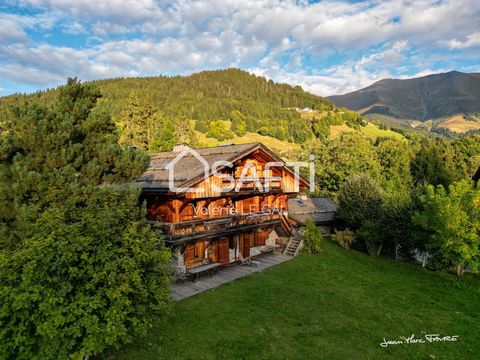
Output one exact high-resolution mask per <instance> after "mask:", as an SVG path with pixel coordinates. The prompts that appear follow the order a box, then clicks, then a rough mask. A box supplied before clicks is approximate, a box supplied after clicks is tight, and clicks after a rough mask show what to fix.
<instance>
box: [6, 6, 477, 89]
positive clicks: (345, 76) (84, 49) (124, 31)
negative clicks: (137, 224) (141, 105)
mask: <svg viewBox="0 0 480 360" xmlns="http://www.w3.org/2000/svg"><path fill="white" fill-rule="evenodd" d="M479 59H480V1H478V0H456V1H438V0H435V1H429V0H417V1H404V0H392V1H318V2H308V1H264V0H256V1H250V0H222V1H185V0H180V1H163V0H161V1H155V0H20V1H11V0H6V1H1V2H0V96H2V95H8V94H10V93H13V92H31V91H35V90H38V89H44V88H47V87H53V86H57V85H59V84H61V83H63V82H65V80H66V78H67V77H70V76H77V77H78V78H80V79H81V80H93V79H103V78H111V77H119V76H147V75H149V76H151V75H177V74H190V73H192V72H195V71H200V70H208V69H220V68H226V67H238V68H241V69H244V70H247V71H250V72H252V73H255V74H258V75H263V76H266V77H267V78H270V79H273V80H274V81H278V82H288V83H290V84H294V85H301V86H302V87H303V88H304V89H306V90H308V91H310V92H313V93H315V94H318V95H322V96H327V95H333V94H340V93H345V92H349V91H353V90H356V89H359V88H362V87H364V86H367V85H369V84H371V83H373V82H375V81H377V80H380V79H383V78H386V77H395V78H406V77H413V76H422V75H426V74H431V73H437V72H445V71H449V70H458V71H464V72H480V60H479Z"/></svg>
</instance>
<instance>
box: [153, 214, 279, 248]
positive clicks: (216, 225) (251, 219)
mask: <svg viewBox="0 0 480 360" xmlns="http://www.w3.org/2000/svg"><path fill="white" fill-rule="evenodd" d="M281 217H282V215H281V214H279V213H278V212H257V213H249V214H241V215H230V216H221V217H214V218H208V219H195V220H188V221H182V222H178V223H169V222H159V221H150V223H152V224H153V225H154V226H155V227H157V228H160V229H161V230H162V232H163V233H164V234H165V238H166V241H167V242H175V241H178V240H181V239H192V238H197V237H201V236H205V235H208V234H211V233H218V234H224V233H225V234H226V233H229V232H234V231H236V230H241V229H247V228H250V227H251V228H255V227H257V226H261V225H268V224H275V223H279V224H280V223H281Z"/></svg>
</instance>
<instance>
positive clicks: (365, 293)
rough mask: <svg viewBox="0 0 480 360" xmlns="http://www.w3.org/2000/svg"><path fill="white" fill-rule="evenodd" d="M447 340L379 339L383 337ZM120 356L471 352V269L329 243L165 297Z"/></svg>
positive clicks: (474, 306)
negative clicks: (430, 265) (421, 263)
mask: <svg viewBox="0 0 480 360" xmlns="http://www.w3.org/2000/svg"><path fill="white" fill-rule="evenodd" d="M425 333H427V334H441V335H458V336H459V340H458V341H457V342H448V343H445V342H444V343H426V344H404V345H394V346H389V347H388V348H382V347H380V345H379V344H380V342H382V341H383V338H384V337H385V338H386V339H387V340H398V339H400V338H401V337H402V336H410V335H411V334H415V336H416V337H417V338H420V337H421V338H423V337H424V334H425ZM112 357H113V358H123V359H162V358H165V359H233V358H235V359H478V358H479V357H480V278H479V277H478V276H477V275H471V274H468V275H466V276H465V277H464V278H461V279H457V278H456V277H455V276H453V275H450V274H446V273H433V272H430V271H428V270H425V269H422V268H420V267H417V266H414V265H411V264H406V263H401V262H395V261H393V260H390V259H385V258H371V257H369V256H367V255H364V254H362V253H358V252H355V251H353V250H350V251H347V250H343V249H341V248H340V247H338V246H336V245H335V244H332V243H330V242H327V243H325V245H324V252H323V254H322V255H317V256H311V255H301V256H299V257H297V258H295V259H293V260H292V261H289V262H287V263H284V264H281V265H278V266H276V267H273V268H270V269H268V270H266V271H264V272H262V273H258V274H254V275H252V276H250V277H247V278H243V279H240V280H237V281H235V282H234V283H231V284H228V285H224V286H221V287H219V288H217V289H214V290H211V291H208V292H206V293H202V294H200V295H197V296H194V297H192V298H189V299H186V300H183V301H180V302H178V303H176V304H175V306H174V312H173V315H172V316H171V318H169V319H167V320H165V321H163V322H159V323H158V325H157V326H156V327H155V328H154V329H153V330H152V331H151V332H150V334H149V335H148V336H147V337H146V338H145V339H138V341H137V342H136V343H135V344H134V345H132V346H130V347H128V348H126V349H124V350H123V351H121V352H120V353H116V354H114V355H112Z"/></svg>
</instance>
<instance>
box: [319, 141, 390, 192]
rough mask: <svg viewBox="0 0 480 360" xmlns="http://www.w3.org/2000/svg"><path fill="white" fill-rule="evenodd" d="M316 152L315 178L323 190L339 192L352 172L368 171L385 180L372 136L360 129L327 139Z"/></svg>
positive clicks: (356, 173)
mask: <svg viewBox="0 0 480 360" xmlns="http://www.w3.org/2000/svg"><path fill="white" fill-rule="evenodd" d="M311 153H312V154H314V155H315V172H316V176H315V180H316V183H317V184H318V185H319V186H320V188H321V189H323V190H328V191H330V192H337V191H338V190H339V189H340V187H341V186H342V184H343V183H344V182H345V181H346V179H347V178H348V177H349V176H352V175H358V174H366V175H368V176H370V177H371V178H372V179H375V181H378V182H381V180H382V172H381V167H380V163H379V160H378V157H377V154H376V152H375V148H374V146H373V144H372V143H371V141H370V139H368V138H366V137H365V136H363V135H361V134H358V133H348V134H343V135H342V136H341V137H340V138H337V139H327V140H326V141H325V142H324V144H319V145H317V146H316V147H315V148H313V149H311Z"/></svg>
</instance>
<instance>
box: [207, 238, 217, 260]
mask: <svg viewBox="0 0 480 360" xmlns="http://www.w3.org/2000/svg"><path fill="white" fill-rule="evenodd" d="M208 260H209V261H210V262H211V263H216V262H218V240H211V241H210V244H209V245H208Z"/></svg>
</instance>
